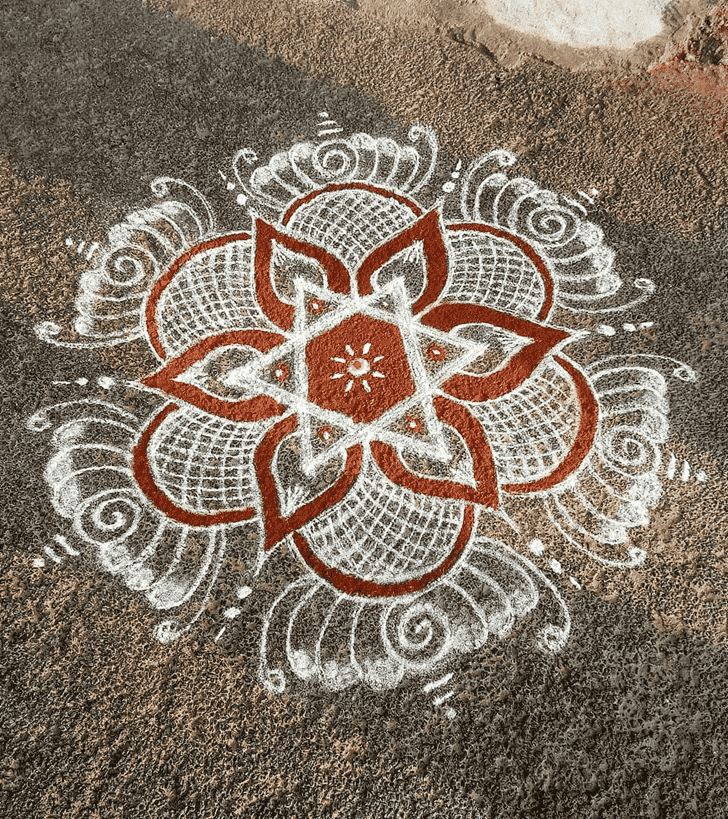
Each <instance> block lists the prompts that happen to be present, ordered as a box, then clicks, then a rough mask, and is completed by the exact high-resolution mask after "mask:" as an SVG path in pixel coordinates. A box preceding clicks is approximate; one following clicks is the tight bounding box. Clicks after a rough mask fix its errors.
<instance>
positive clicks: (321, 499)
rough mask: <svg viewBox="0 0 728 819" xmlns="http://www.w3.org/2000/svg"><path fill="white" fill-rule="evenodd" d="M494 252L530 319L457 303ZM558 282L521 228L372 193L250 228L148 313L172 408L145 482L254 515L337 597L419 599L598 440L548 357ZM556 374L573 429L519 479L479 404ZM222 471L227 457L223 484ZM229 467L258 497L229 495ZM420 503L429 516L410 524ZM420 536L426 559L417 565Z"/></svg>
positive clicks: (191, 266) (187, 258)
mask: <svg viewBox="0 0 728 819" xmlns="http://www.w3.org/2000/svg"><path fill="white" fill-rule="evenodd" d="M367 213H371V214H372V216H371V217H369V218H371V219H376V223H373V224H368V223H367V220H366V217H365V216H362V215H361V214H367ZM352 214H354V219H355V221H353V222H352ZM324 219H325V222H324ZM352 224H353V225H354V227H355V228H356V229H355V230H352V229H351V226H352ZM357 230H358V233H357ZM372 233H374V234H375V235H377V237H378V238H377V239H374V240H373V241H372V238H371V234H372ZM379 237H381V238H379ZM463 247H467V249H468V253H469V256H465V255H464V254H463V252H462V250H461V248H463ZM499 257H503V258H505V259H506V263H507V264H508V265H510V266H512V267H514V268H515V269H516V270H517V276H516V277H514V281H513V282H512V281H508V282H504V287H506V286H508V287H512V286H514V282H515V285H517V286H518V287H520V288H522V289H523V290H524V291H526V292H528V294H529V295H530V300H529V301H528V306H527V308H526V309H525V310H524V308H523V304H519V303H518V301H517V299H516V298H515V297H514V298H513V299H512V302H513V309H512V310H511V311H506V310H503V309H498V307H496V306H494V304H492V303H487V302H483V301H482V300H477V299H476V298H475V296H476V295H477V293H475V292H474V293H473V294H472V295H471V299H470V300H462V298H461V297H460V298H453V297H452V296H449V295H448V293H449V290H448V286H449V284H450V283H451V282H453V281H457V282H459V281H461V280H462V278H463V276H464V275H466V273H467V268H466V264H468V263H469V264H472V261H471V259H473V258H474V259H475V260H476V261H477V263H478V264H480V266H481V267H485V266H486V265H488V264H489V263H490V264H491V265H492V264H493V261H494V260H496V261H497V260H498V258H499ZM234 260H237V261H234ZM247 260H249V269H250V278H249V279H247V280H246V271H245V269H244V266H245V261H247ZM218 270H220V271H224V277H223V275H218V273H217V272H216V271H218ZM210 271H213V275H210ZM246 287H247V288H249V292H248V294H247V298H246V299H244V300H241V297H240V293H241V291H245V289H246ZM553 289H554V285H553V280H552V277H551V274H550V273H549V270H548V268H547V266H546V264H545V263H544V261H543V260H542V259H541V257H540V256H539V254H538V253H537V252H536V251H535V250H534V249H533V247H531V246H530V245H528V244H527V243H526V242H525V241H524V240H523V239H521V238H519V237H518V236H516V235H515V234H513V233H510V232H509V231H506V230H503V229H500V228H496V227H494V226H490V225H485V224H482V223H456V224H450V225H444V224H443V219H442V216H441V214H440V212H439V210H438V209H437V208H435V209H433V210H430V211H429V212H426V213H423V212H422V209H421V208H420V206H419V205H418V204H417V203H416V202H415V201H414V200H412V199H410V198H407V197H405V196H402V195H394V194H393V193H392V192H391V191H389V190H387V189H385V188H378V187H376V186H372V185H363V184H351V185H330V186H326V187H324V188H322V189H320V190H317V191H315V192H314V193H313V194H309V195H307V196H304V197H302V198H300V199H298V200H297V201H294V202H293V203H292V204H291V206H290V207H289V208H288V210H287V211H286V213H285V214H284V215H283V217H282V219H281V220H280V224H279V225H278V226H276V225H273V224H270V223H268V222H266V221H265V220H263V219H262V218H256V219H255V221H254V228H253V234H252V235H249V234H233V235H229V236H223V237H219V238H216V239H213V240H212V241H207V242H203V243H200V244H198V245H196V246H194V247H192V248H191V249H190V250H188V251H187V252H186V253H184V255H182V256H181V257H179V258H178V259H177V260H176V261H175V262H174V263H173V264H172V265H171V266H170V268H169V270H168V271H167V272H166V274H165V275H164V276H162V277H161V278H160V279H159V280H158V281H157V283H156V285H155V286H154V288H153V289H152V291H151V294H150V296H149V298H148V300H147V303H146V307H145V320H146V331H147V335H148V338H149V341H150V343H151V345H152V347H153V349H154V350H155V352H156V353H157V355H158V356H159V358H160V359H161V362H162V365H161V367H160V368H159V369H158V370H157V371H156V372H155V373H153V374H151V375H149V376H147V377H146V378H144V379H143V383H144V384H145V385H146V386H147V387H150V388H153V389H155V390H158V391H160V392H162V393H164V394H165V395H166V396H167V397H169V398H172V399H175V401H178V402H179V403H168V404H167V405H166V406H165V407H164V408H163V409H162V410H161V411H160V412H159V414H158V415H157V416H156V417H155V418H153V420H152V421H151V423H150V424H149V426H148V427H147V429H146V430H145V431H144V432H143V434H142V435H141V437H140V439H139V442H138V443H137V445H136V447H135V449H134V461H133V469H134V475H135V477H136V480H137V482H138V484H139V486H140V487H141V488H142V490H143V491H144V492H145V493H146V495H147V497H148V498H149V499H150V500H151V501H152V503H153V504H155V505H156V506H157V508H158V509H160V510H161V511H162V512H164V514H165V515H167V516H169V517H171V518H172V519H174V520H177V521H179V522H181V523H183V524H186V525H189V526H215V525H218V524H222V523H233V522H241V521H244V520H248V519H252V518H260V519H261V521H262V523H263V526H264V530H265V535H264V541H263V543H264V549H265V550H270V549H272V548H274V547H275V546H276V545H277V544H278V543H280V542H281V541H282V540H283V539H284V538H286V537H287V536H289V535H291V536H292V538H293V542H294V543H295V546H296V548H297V550H298V553H299V555H300V556H301V558H302V559H303V561H304V562H305V563H306V564H307V565H308V567H309V568H310V569H311V570H312V571H313V572H315V573H316V574H317V575H318V576H319V577H320V578H323V579H324V580H325V581H326V582H327V583H329V584H330V585H331V586H333V587H334V588H336V589H337V590H339V591H340V592H343V593H346V594H350V595H358V596H363V597H368V598H387V597H396V596H401V595H407V594H412V593H414V592H418V591H421V590H423V589H425V588H426V587H427V586H428V585H429V584H430V583H432V582H434V581H436V580H438V579H440V578H442V577H444V576H445V575H447V573H448V572H450V571H451V570H452V569H453V567H455V566H456V564H457V562H458V559H459V558H460V556H461V555H462V554H463V551H464V550H465V548H466V547H467V545H468V543H469V542H470V541H471V539H472V537H473V536H474V531H475V524H476V516H477V511H478V509H479V508H486V509H491V510H497V509H498V508H499V505H500V500H499V493H500V492H511V493H528V492H536V491H541V490H544V489H547V488H550V487H552V486H554V485H556V484H557V483H559V482H561V481H563V480H564V479H565V478H567V477H568V476H569V475H570V474H571V473H573V472H574V470H576V469H577V468H578V467H579V465H580V464H581V462H582V461H583V459H584V457H585V456H586V454H587V452H588V450H589V448H590V446H591V442H592V440H593V438H594V434H595V429H596V423H597V405H596V401H595V398H594V395H593V393H592V392H591V390H590V388H589V386H588V384H587V382H586V380H585V379H584V377H583V375H582V374H581V373H580V372H579V371H578V370H577V369H576V368H575V367H574V366H573V365H572V364H570V363H568V362H567V361H566V360H564V359H561V358H559V357H558V355H556V353H557V351H558V349H559V347H560V346H561V345H563V344H564V343H565V342H568V340H569V339H570V335H569V333H568V332H567V331H565V330H562V329H559V328H556V327H552V326H550V325H548V323H547V322H546V320H547V318H548V315H549V312H550V309H551V305H552V303H553ZM514 295H515V294H514ZM241 303H242V304H244V305H245V309H244V310H241V309H240V305H241ZM250 305H254V308H255V311H254V312H252V311H251V310H250ZM251 312H252V315H251ZM524 313H525V314H524ZM224 325H227V326H224ZM223 326H224V329H223ZM221 330H222V331H221ZM544 368H550V369H551V370H552V371H558V372H559V374H560V377H561V379H562V381H563V382H564V383H565V384H566V385H568V387H567V388H568V389H570V390H571V391H572V392H573V398H572V401H573V402H575V403H576V404H578V408H579V413H578V414H579V422H578V424H577V425H575V426H574V428H572V429H566V430H564V431H563V433H561V435H560V452H559V454H558V455H557V456H556V457H554V456H553V453H552V458H551V462H550V463H549V464H548V468H545V469H544V468H543V467H544V464H545V461H544V460H543V459H541V468H540V469H539V468H534V469H532V470H531V471H530V472H529V473H528V480H520V481H509V480H506V478H508V477H512V476H511V475H510V473H509V472H508V470H506V471H505V474H499V469H498V464H497V462H496V461H495V460H494V453H493V449H492V446H491V442H490V441H489V436H488V434H487V431H486V428H485V427H484V424H483V423H482V421H481V420H479V416H478V414H477V407H482V406H484V405H492V402H494V401H495V400H496V399H500V398H504V397H506V396H509V395H511V394H513V392H514V391H515V390H517V389H518V388H520V387H522V386H523V385H524V383H525V382H526V381H527V380H528V379H530V378H531V376H533V374H534V373H535V372H536V371H537V370H539V369H542V370H543V369H544ZM197 410H201V411H202V412H203V413H205V416H206V417H207V418H209V421H207V422H206V423H205V425H204V428H203V429H202V431H200V432H199V433H195V438H194V441H193V443H192V446H191V448H188V449H186V451H185V452H184V453H177V456H176V457H177V461H178V462H179V463H180V464H182V467H181V469H178V470H177V471H178V472H180V473H181V474H180V477H179V479H177V478H176V476H175V479H174V480H173V479H172V478H171V475H170V473H171V471H172V464H173V463H174V460H175V455H174V452H175V451H176V450H174V442H175V441H176V440H180V441H185V446H186V447H189V435H188V432H187V431H188V429H189V425H190V423H191V422H192V419H195V423H199V422H198V420H197V419H198V418H199V414H198V412H197ZM229 422H234V424H235V425H244V427H243V428H244V429H245V430H246V435H249V436H250V437H251V439H252V441H253V442H254V443H253V444H251V445H248V446H247V447H246V448H245V451H244V453H239V452H233V451H232V446H233V444H232V443H231V442H232V441H233V440H236V438H237V436H238V435H239V434H240V427H237V426H230V425H229ZM524 434H526V435H527V433H524ZM498 443H500V442H498ZM245 456H247V458H248V460H247V462H243V463H242V464H240V459H241V458H244V457H245ZM234 460H235V461H236V463H238V464H240V465H238V466H237V467H233V466H232V465H231V464H232V462H233V461H234ZM296 460H297V461H298V463H296ZM203 461H205V462H206V463H205V464H204V465H203ZM210 463H213V464H215V463H219V470H221V471H220V472H218V474H217V475H216V476H213V475H211V474H208V473H209V472H210V466H209V464H210ZM286 470H287V471H286ZM294 471H295V472H297V473H298V475H299V481H300V482H299V487H300V489H299V492H298V493H297V494H298V496H299V497H301V498H302V499H303V502H301V503H299V504H298V505H295V504H294V505H293V506H292V507H291V504H290V503H288V502H287V501H286V491H285V489H286V488H288V489H289V490H290V487H291V485H292V480H291V477H290V476H291V475H292V474H293V473H294ZM193 473H199V475H200V477H199V479H198V480H197V481H195V480H193V479H192V478H191V476H192V474H193ZM228 473H229V474H230V475H236V477H237V480H238V482H239V483H240V482H241V481H242V482H243V483H244V484H245V486H246V487H247V489H248V490H249V491H248V495H250V497H251V500H252V502H250V503H248V504H245V505H243V504H242V503H239V501H240V499H241V496H242V495H244V494H245V493H241V492H240V491H238V492H237V494H236V493H235V492H233V491H225V490H226V482H227V478H226V477H223V476H224V475H226V474H228ZM230 483H232V480H231V481H230ZM213 486H214V491H213ZM375 486H379V487H383V486H388V487H390V488H391V489H390V490H387V491H385V492H384V493H382V492H381V488H379V490H378V491H379V495H378V499H377V502H378V503H381V504H382V506H383V508H381V509H379V508H371V509H367V510H366V511H364V510H363V508H362V507H364V506H365V505H366V503H367V502H371V501H372V491H373V489H372V488H373V487H375ZM256 488H257V492H256V491H255V489H256ZM390 491H393V492H397V493H399V497H401V498H402V500H400V502H399V503H400V510H399V511H400V515H398V516H390V515H388V513H387V509H388V501H387V495H389V493H390ZM248 495H246V497H247V496H248ZM418 496H419V497H421V498H423V499H426V501H424V503H425V508H426V509H427V513H426V515H425V516H424V517H422V520H419V521H418V522H417V523H416V524H414V522H413V514H412V512H411V510H413V509H417V506H418V503H422V502H421V501H417V497H418ZM289 507H291V508H289ZM413 526H414V529H413ZM379 529H381V533H380V532H379V531H378V530H379ZM413 531H414V533H415V534H416V536H417V537H418V538H419V539H420V541H421V547H420V548H419V549H417V550H415V552H414V553H411V551H412V549H411V540H412V536H413ZM353 532H356V533H357V538H356V542H352V541H351V535H352V533H353ZM385 540H386V541H387V542H388V543H389V547H388V549H387V551H386V552H384V553H383V551H382V547H383V542H384V541H385ZM345 543H346V544H348V545H346V546H343V544H345Z"/></svg>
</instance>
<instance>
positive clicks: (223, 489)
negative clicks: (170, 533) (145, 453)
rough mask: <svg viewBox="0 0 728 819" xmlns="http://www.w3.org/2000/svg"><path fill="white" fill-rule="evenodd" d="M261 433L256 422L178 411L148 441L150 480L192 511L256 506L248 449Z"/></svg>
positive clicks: (253, 478)
mask: <svg viewBox="0 0 728 819" xmlns="http://www.w3.org/2000/svg"><path fill="white" fill-rule="evenodd" d="M264 433H265V430H264V429H261V425H260V424H240V423H234V422H232V421H226V420H225V419H223V418H219V417H217V416H211V415H207V414H206V413H204V412H199V411H197V410H194V409H191V408H185V409H180V410H177V411H176V412H174V413H172V414H171V415H170V416H169V418H167V419H166V420H165V421H164V422H163V423H162V425H161V426H160V428H159V429H158V430H157V432H156V434H155V435H154V438H153V439H152V444H151V446H150V453H149V463H150V465H151V468H152V471H153V473H154V479H155V481H156V482H157V484H158V486H159V487H160V488H161V489H162V490H163V491H164V492H165V493H166V494H167V495H168V496H169V497H170V498H171V499H172V500H173V501H174V502H175V503H177V504H178V505H180V506H183V507H185V508H186V509H190V510H192V511H194V512H202V513H209V512H215V511H222V510H225V509H243V508H246V507H249V506H254V507H257V506H258V500H257V498H258V495H257V482H256V479H255V474H254V472H253V465H252V464H253V453H254V451H255V448H256V446H257V445H258V443H259V442H260V440H261V438H262V437H263V434H264Z"/></svg>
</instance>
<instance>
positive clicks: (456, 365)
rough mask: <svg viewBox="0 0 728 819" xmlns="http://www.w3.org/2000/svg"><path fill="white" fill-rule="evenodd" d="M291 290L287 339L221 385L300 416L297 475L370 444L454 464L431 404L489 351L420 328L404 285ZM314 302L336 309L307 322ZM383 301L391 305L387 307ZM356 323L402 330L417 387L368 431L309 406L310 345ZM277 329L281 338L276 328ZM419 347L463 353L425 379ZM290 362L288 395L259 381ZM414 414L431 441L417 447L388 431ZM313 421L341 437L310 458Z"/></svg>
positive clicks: (298, 282) (301, 283)
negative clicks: (358, 318)
mask: <svg viewBox="0 0 728 819" xmlns="http://www.w3.org/2000/svg"><path fill="white" fill-rule="evenodd" d="M294 287H295V299H294V306H295V314H294V326H293V330H292V331H290V332H285V331H284V332H283V333H282V334H283V335H284V336H285V337H286V341H284V342H283V343H282V344H280V345H279V346H277V347H275V348H274V349H272V350H270V351H269V352H267V353H264V354H263V355H260V356H257V357H256V358H255V359H254V360H253V361H251V362H249V363H247V364H245V365H243V366H241V367H238V368H236V369H235V370H233V371H230V372H229V373H228V374H227V377H226V383H227V384H228V385H230V386H237V387H244V388H245V390H246V393H247V392H251V393H254V392H256V391H260V392H261V393H264V394H266V395H269V396H270V397H271V398H274V399H275V400H276V401H278V402H279V403H281V404H284V405H285V406H287V407H288V408H290V410H291V411H292V412H294V413H296V414H297V415H298V419H299V437H300V441H301V468H302V469H303V471H304V473H305V474H307V475H313V474H314V473H315V472H316V470H317V469H318V468H319V467H321V466H322V465H323V464H325V463H327V462H329V461H330V460H331V459H332V458H334V457H335V456H337V455H339V454H340V453H344V452H345V451H346V450H347V449H348V448H349V447H351V446H354V445H357V444H360V445H364V446H365V448H368V447H366V445H367V444H368V443H369V442H370V441H373V440H377V441H382V442H384V443H388V444H390V445H392V446H393V447H395V448H396V449H397V451H398V452H400V453H401V451H402V449H408V450H409V451H411V452H412V453H413V454H417V455H421V456H424V457H430V458H435V459H437V460H440V461H443V462H447V461H449V460H451V459H452V452H451V450H450V447H449V446H448V443H447V440H446V437H445V433H444V430H443V425H442V423H441V422H440V420H439V419H438V418H437V415H436V414H435V410H434V407H433V404H432V401H433V398H434V397H435V396H436V395H438V394H442V395H445V393H441V392H440V390H439V389H438V388H439V385H440V384H442V383H443V382H444V381H446V380H447V379H448V378H450V377H451V376H452V375H455V374H456V373H457V372H459V371H461V370H462V369H463V368H464V367H466V366H467V365H468V364H470V363H471V362H472V361H474V360H475V359H477V358H478V357H479V356H481V355H483V353H484V352H485V351H486V350H487V349H489V348H488V347H487V345H485V344H483V343H478V342H474V341H470V340H466V339H461V338H458V337H456V336H454V335H451V334H448V333H443V332H441V331H439V330H436V329H434V328H430V327H424V326H423V325H421V324H420V323H419V322H418V321H417V319H416V318H415V317H414V316H413V315H412V311H411V309H410V302H411V301H412V297H411V296H410V295H409V294H408V293H407V290H406V287H405V284H404V280H403V279H402V278H401V277H400V278H395V279H393V280H391V281H390V282H388V283H387V284H386V285H384V286H383V287H381V288H380V289H377V290H375V292H374V293H372V294H371V295H368V296H361V295H360V294H358V293H356V292H352V293H350V294H345V295H344V294H341V293H335V292H334V291H332V290H329V289H328V288H322V287H320V286H318V285H316V284H314V283H312V282H310V281H309V280H305V279H302V278H300V277H297V278H296V279H295V280H294ZM311 297H314V298H317V299H319V300H321V301H322V302H323V303H324V304H327V305H333V306H335V309H333V310H330V311H328V312H326V313H323V314H320V315H319V316H316V317H310V316H309V315H308V314H307V310H306V305H307V303H308V302H309V300H310V299H311ZM387 299H388V300H389V302H390V303H389V304H386V300H387ZM382 302H385V304H382ZM354 315H363V316H368V317H371V318H374V319H379V320H381V321H385V322H387V323H389V324H392V325H394V326H395V327H396V328H397V329H398V330H399V332H400V335H401V337H402V342H403V346H404V351H405V354H406V357H407V361H408V364H409V368H410V372H411V375H412V379H413V381H414V384H415V392H414V393H413V394H412V395H410V396H408V397H407V398H405V399H404V400H402V401H400V402H399V403H397V404H396V405H395V406H394V407H392V408H390V409H389V410H387V411H386V412H384V413H382V415H380V416H379V417H378V418H375V419H374V420H373V421H370V422H367V423H355V422H354V420H353V419H352V418H351V417H350V416H348V415H346V414H344V413H341V412H336V411H335V410H331V409H326V408H324V407H320V406H318V404H315V403H313V402H311V401H309V400H308V398H307V396H308V367H307V365H306V346H307V344H308V343H309V342H310V341H311V340H312V339H314V338H317V337H318V336H320V335H322V334H324V333H326V332H327V331H329V330H331V329H333V328H335V327H336V326H338V325H339V324H341V323H342V322H343V321H345V320H346V319H348V318H350V317H351V316H354ZM276 329H277V331H278V332H281V331H280V329H279V328H276ZM421 339H426V340H427V341H430V342H431V343H438V342H439V343H441V344H446V345H447V346H448V347H450V348H453V347H455V348H458V349H459V350H460V353H459V354H457V355H454V356H453V357H452V359H451V360H450V361H449V362H447V363H446V364H445V365H444V366H442V367H441V368H440V369H439V370H438V371H437V372H436V373H429V372H428V371H427V368H426V367H425V364H424V362H423V360H422V354H421V349H420V344H419V341H420V340H421ZM362 341H364V340H362ZM366 341H369V339H367V340H366ZM233 346H236V345H233ZM210 355H214V353H211V354H210ZM289 355H291V356H292V358H293V373H292V374H291V375H290V376H289V379H292V383H293V388H292V389H287V388H285V387H284V386H282V385H280V384H276V383H273V381H272V380H270V379H268V378H263V377H262V374H263V373H266V372H269V371H270V369H271V367H272V366H274V365H275V364H276V363H278V362H279V361H280V360H281V359H282V358H285V357H286V356H289ZM415 407H416V408H421V409H422V412H423V418H422V421H423V427H424V432H425V434H426V438H427V439H428V440H422V439H417V438H414V437H411V436H409V435H405V434H403V433H401V432H397V431H396V430H392V429H388V427H389V426H390V425H391V424H393V423H395V422H396V421H397V420H399V419H400V417H401V416H402V415H403V413H405V412H406V411H407V410H408V409H412V408H415ZM312 418H316V419H317V420H319V421H321V422H323V423H324V424H327V425H330V426H334V427H338V428H339V430H341V431H343V435H342V437H340V438H339V439H338V440H337V441H335V442H333V443H332V445H331V446H330V447H327V448H326V449H324V450H323V451H322V452H320V453H318V454H315V453H314V451H313V447H312V445H311V436H312V428H311V419H312Z"/></svg>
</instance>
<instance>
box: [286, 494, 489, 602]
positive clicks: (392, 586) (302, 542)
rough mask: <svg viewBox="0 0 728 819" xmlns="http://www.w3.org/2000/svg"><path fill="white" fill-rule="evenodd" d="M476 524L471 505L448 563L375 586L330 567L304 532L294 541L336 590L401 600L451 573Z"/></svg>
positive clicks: (307, 560) (468, 507) (300, 551)
mask: <svg viewBox="0 0 728 819" xmlns="http://www.w3.org/2000/svg"><path fill="white" fill-rule="evenodd" d="M474 522H475V510H474V509H473V507H472V506H471V505H468V506H466V507H465V509H464V510H463V523H462V526H461V527H460V532H459V534H458V537H457V540H456V541H455V543H454V545H453V548H452V550H451V552H450V554H449V555H448V556H447V557H446V558H445V560H443V562H442V563H440V565H439V566H436V567H435V568H434V569H432V570H431V571H429V572H427V573H426V574H423V575H422V576H421V577H415V578H413V579H412V580H403V581H401V582H399V583H375V582H374V581H373V580H362V579H361V578H359V577H355V576H354V575H351V574H345V573H344V572H342V571H340V570H339V569H335V568H333V567H332V566H328V565H327V564H326V563H324V562H323V561H322V560H321V559H320V558H319V557H317V556H316V555H315V554H314V553H313V551H312V549H311V547H310V546H309V545H308V541H307V540H306V538H304V537H303V535H302V534H300V532H296V533H294V535H293V541H294V543H295V544H296V548H297V549H298V553H299V554H300V555H301V557H302V558H303V561H304V563H305V564H306V565H307V566H308V567H309V569H311V570H312V571H314V572H315V573H316V574H317V575H318V576H319V577H322V578H323V579H324V580H327V581H328V582H329V583H330V584H331V585H332V586H333V587H334V588H335V589H338V590H339V591H341V592H344V593H345V594H353V595H358V596H360V597H398V596H400V595H403V594H413V593H414V592H418V591H422V589H424V588H425V587H426V586H428V585H429V584H430V583H432V582H433V581H435V580H437V579H438V578H440V577H442V576H443V575H444V574H446V573H447V572H448V571H450V569H451V568H452V567H453V566H454V565H455V563H456V562H457V560H458V559H459V558H460V556H461V555H462V553H463V552H464V551H465V547H466V546H467V545H468V542H469V540H470V535H471V533H472V531H473V524H474Z"/></svg>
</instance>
